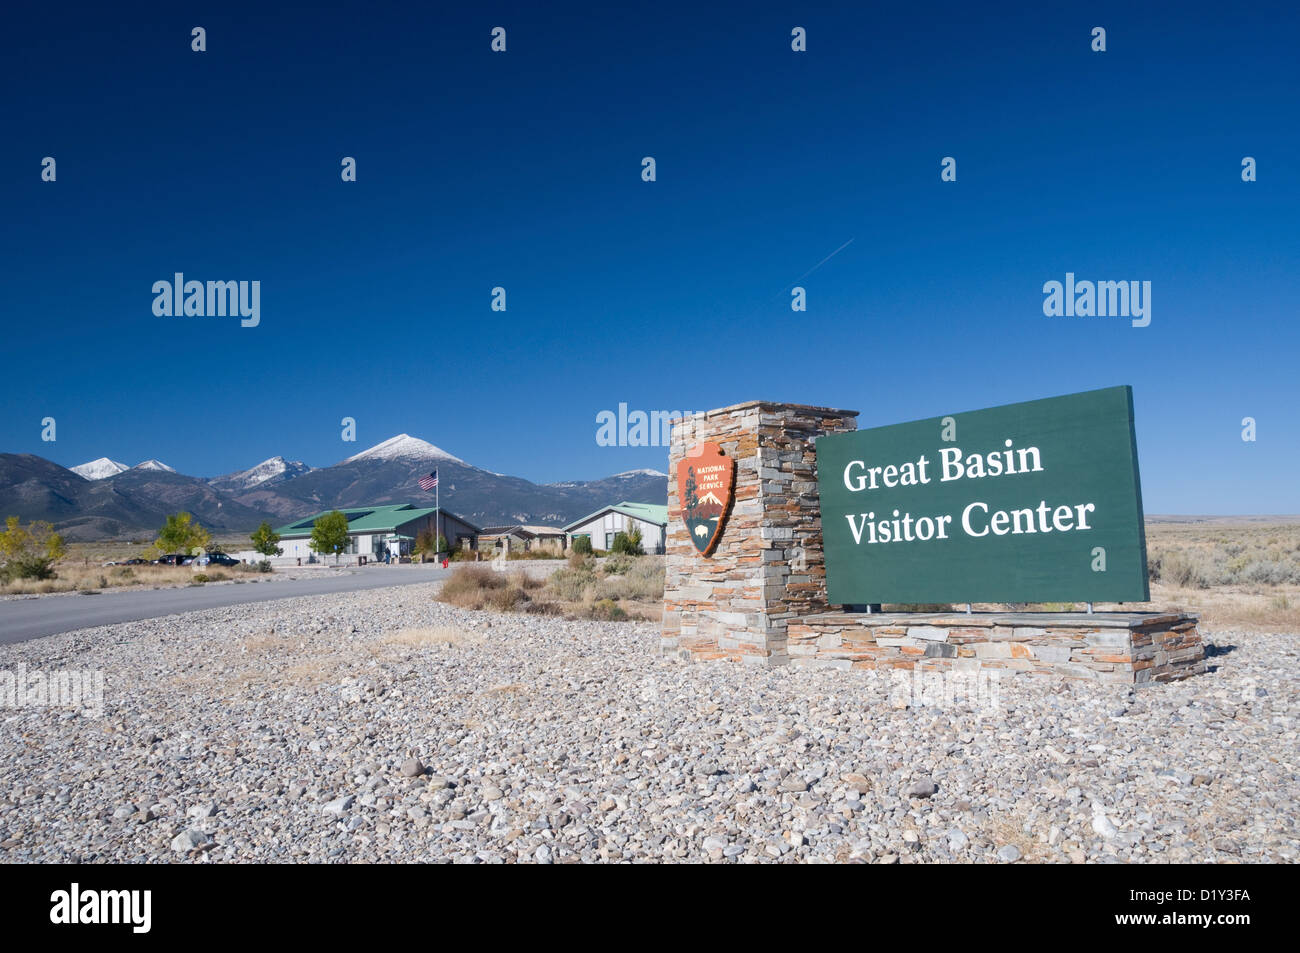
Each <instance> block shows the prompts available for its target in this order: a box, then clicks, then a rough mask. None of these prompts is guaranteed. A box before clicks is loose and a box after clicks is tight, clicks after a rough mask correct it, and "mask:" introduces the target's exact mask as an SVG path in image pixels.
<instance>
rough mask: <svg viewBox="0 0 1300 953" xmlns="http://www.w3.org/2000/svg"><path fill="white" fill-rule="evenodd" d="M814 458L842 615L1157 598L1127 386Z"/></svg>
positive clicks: (916, 429)
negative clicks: (863, 607)
mask: <svg viewBox="0 0 1300 953" xmlns="http://www.w3.org/2000/svg"><path fill="white" fill-rule="evenodd" d="M816 446H817V471H818V476H817V483H818V488H819V490H820V493H821V518H822V534H823V539H824V546H825V556H826V586H827V592H828V596H829V601H830V602H831V604H833V605H854V604H863V603H910V604H915V603H928V602H940V603H954V602H1056V601H1062V600H1083V601H1088V602H1145V601H1147V600H1148V599H1149V598H1150V588H1149V585H1148V581H1147V563H1146V534H1145V532H1144V529H1143V524H1142V491H1141V487H1140V484H1139V481H1138V462H1137V443H1136V440H1135V437H1134V430H1133V391H1132V389H1131V388H1129V387H1127V386H1126V387H1110V388H1106V389H1104V390H1094V391H1088V392H1086V393H1082V394H1070V395H1067V396H1065V397H1049V398H1047V399H1045V400H1033V401H1028V402H1026V403H1023V404H1009V405H1007V406H1005V407H993V408H989V409H987V410H973V411H970V412H968V413H964V414H956V415H953V416H948V417H934V418H931V419H929V420H918V421H916V422H914V423H906V424H894V425H892V426H889V427H877V428H874V429H871V430H859V431H854V432H852V433H841V434H829V435H826V436H823V437H820V438H819V439H818V440H817V445H816Z"/></svg>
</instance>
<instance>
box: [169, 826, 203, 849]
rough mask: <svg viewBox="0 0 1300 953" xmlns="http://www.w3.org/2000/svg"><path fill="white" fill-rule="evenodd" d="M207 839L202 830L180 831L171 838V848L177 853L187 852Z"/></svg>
mask: <svg viewBox="0 0 1300 953" xmlns="http://www.w3.org/2000/svg"><path fill="white" fill-rule="evenodd" d="M207 839H208V837H207V835H206V834H204V833H203V832H202V831H195V830H189V831H181V832H180V833H179V834H177V835H176V836H175V837H173V838H172V850H174V851H176V852H177V853H178V854H187V853H189V852H190V851H192V850H193V849H194V848H196V847H198V846H200V845H201V844H203V843H204V841H206V840H207Z"/></svg>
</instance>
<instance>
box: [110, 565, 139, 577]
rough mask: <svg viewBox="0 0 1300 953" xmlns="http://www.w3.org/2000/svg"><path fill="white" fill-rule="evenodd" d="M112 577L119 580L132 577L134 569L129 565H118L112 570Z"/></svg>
mask: <svg viewBox="0 0 1300 953" xmlns="http://www.w3.org/2000/svg"><path fill="white" fill-rule="evenodd" d="M113 578H114V579H121V580H127V579H134V578H135V570H134V569H132V568H131V567H130V566H118V567H117V568H116V569H114V570H113Z"/></svg>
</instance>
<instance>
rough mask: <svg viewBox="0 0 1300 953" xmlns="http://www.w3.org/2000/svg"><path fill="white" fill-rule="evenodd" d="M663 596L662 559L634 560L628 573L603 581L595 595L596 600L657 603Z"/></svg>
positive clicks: (608, 577)
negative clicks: (628, 600)
mask: <svg viewBox="0 0 1300 953" xmlns="http://www.w3.org/2000/svg"><path fill="white" fill-rule="evenodd" d="M610 558H611V559H613V558H614V557H612V556H611V557H610ZM606 565H608V561H607V562H606ZM663 595H664V564H663V560H661V559H633V560H631V565H630V566H629V567H628V569H627V571H626V572H624V573H622V574H621V575H616V576H606V577H605V578H604V579H601V580H600V581H599V583H598V584H597V586H596V588H595V592H594V593H593V596H594V598H596V599H641V600H645V601H656V600H659V599H662V598H663Z"/></svg>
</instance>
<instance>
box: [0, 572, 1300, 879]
mask: <svg viewBox="0 0 1300 953" xmlns="http://www.w3.org/2000/svg"><path fill="white" fill-rule="evenodd" d="M434 589H435V586H433V585H427V586H426V585H416V586H407V587H402V588H397V589H389V590H371V591H367V592H359V593H348V594H343V595H336V596H329V597H318V598H299V599H286V600H284V601H282V602H274V603H260V604H252V605H244V606H235V607H231V608H224V609H215V610H211V611H206V612H197V613H193V614H189V615H185V616H175V617H169V618H164V619H154V620H149V621H143V622H133V623H126V624H122V625H114V626H106V627H103V628H98V629H90V630H86V631H82V632H77V633H69V634H67V635H61V636H54V637H50V638H46V639H40V640H36V641H33V642H28V643H22V644H19V645H14V646H6V647H3V648H0V672H4V671H9V672H13V671H15V670H16V667H17V666H18V665H20V664H24V665H25V666H26V668H27V670H28V671H33V670H37V669H40V670H44V671H50V670H53V669H81V670H84V669H101V670H103V671H104V673H105V678H106V688H105V701H104V711H103V714H102V716H100V717H88V716H86V715H85V714H80V713H77V712H74V711H72V710H70V709H66V708H65V709H59V708H18V709H12V708H0V765H2V767H0V860H5V861H10V862H20V861H21V862H31V861H62V862H78V861H178V862H215V861H319V862H325V861H336V862H357V861H403V860H406V861H429V860H455V861H482V862H502V861H504V862H515V861H530V862H531V861H536V862H571V861H600V860H688V861H700V860H715V861H734V862H754V861H781V862H792V861H832V860H841V861H843V860H851V861H865V862H875V863H895V862H898V863H912V862H918V861H951V860H957V861H976V862H1011V861H1017V860H1019V861H1022V862H1023V861H1062V862H1070V861H1073V862H1076V863H1077V862H1083V861H1101V862H1106V861H1225V862H1237V861H1295V860H1297V857H1298V855H1300V831H1298V825H1297V816H1296V800H1297V794H1298V793H1300V785H1297V777H1296V766H1295V762H1296V752H1297V744H1296V716H1297V707H1298V706H1297V698H1296V694H1297V693H1296V687H1297V674H1296V672H1297V664H1296V662H1297V647H1300V636H1294V635H1258V634H1248V633H1241V632H1216V633H1212V634H1210V636H1209V639H1210V641H1211V642H1212V643H1214V645H1215V646H1216V651H1215V656H1214V658H1213V659H1212V663H1213V665H1214V666H1215V670H1214V671H1212V672H1210V673H1209V674H1207V675H1204V676H1201V677H1199V678H1195V679H1192V680H1190V681H1188V682H1182V683H1176V684H1171V685H1160V686H1155V687H1152V688H1144V689H1142V690H1140V691H1138V692H1137V693H1136V694H1134V693H1132V692H1129V691H1127V690H1123V689H1114V688H1109V689H1108V688H1100V687H1089V686H1078V685H1051V684H1049V683H1046V682H1044V681H1037V680H1025V679H1005V680H1003V681H1001V682H1000V683H999V684H998V685H997V686H996V688H997V700H998V705H997V706H996V707H994V706H990V705H988V704H983V703H982V704H979V705H974V704H970V703H966V702H960V701H958V702H956V703H953V704H949V705H947V706H943V705H929V704H908V703H907V702H908V700H907V699H906V698H905V697H903V695H902V694H901V692H900V682H899V681H898V680H897V678H895V677H893V676H891V675H889V674H887V673H882V674H877V673H872V672H861V673H859V672H852V673H846V672H832V671H789V670H776V671H769V670H765V669H756V668H749V667H745V666H737V665H728V664H695V665H688V664H685V663H682V662H678V661H675V660H671V659H664V658H661V657H660V656H658V655H657V654H656V651H655V650H656V641H657V633H656V629H655V627H654V626H653V625H646V624H641V625H633V624H626V623H596V622H569V621H565V620H562V619H555V618H547V617H531V616H503V615H495V614H489V613H473V612H465V611H460V610H456V609H452V608H450V607H447V606H443V605H440V604H439V603H437V602H435V601H433V598H432V595H433V592H434ZM927 700H932V699H926V698H922V699H920V701H927ZM913 701H914V702H915V701H916V699H913Z"/></svg>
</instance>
